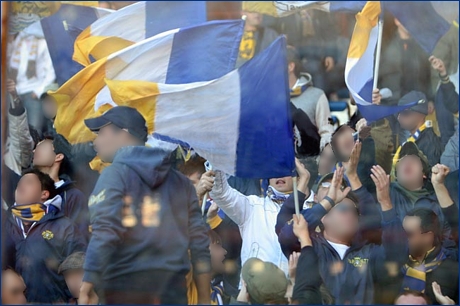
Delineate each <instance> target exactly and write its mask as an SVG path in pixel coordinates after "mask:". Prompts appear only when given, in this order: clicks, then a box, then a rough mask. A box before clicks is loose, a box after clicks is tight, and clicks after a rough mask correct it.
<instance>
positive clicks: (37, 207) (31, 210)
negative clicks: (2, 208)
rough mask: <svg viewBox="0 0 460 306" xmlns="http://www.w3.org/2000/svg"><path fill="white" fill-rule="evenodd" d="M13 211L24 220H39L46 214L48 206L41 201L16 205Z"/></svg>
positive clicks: (12, 208)
mask: <svg viewBox="0 0 460 306" xmlns="http://www.w3.org/2000/svg"><path fill="white" fill-rule="evenodd" d="M11 212H12V213H13V215H14V216H15V217H17V218H18V219H20V220H22V221H27V222H37V221H40V220H41V219H42V218H43V216H44V215H45V214H46V206H45V205H44V204H41V203H35V204H23V205H14V206H12V207H11Z"/></svg>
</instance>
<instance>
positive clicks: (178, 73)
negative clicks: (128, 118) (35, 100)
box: [51, 20, 244, 144]
mask: <svg viewBox="0 0 460 306" xmlns="http://www.w3.org/2000/svg"><path fill="white" fill-rule="evenodd" d="M243 26H244V22H243V21H242V20H236V21H212V22H208V23H205V24H203V25H199V26H195V27H189V28H183V29H176V30H171V31H168V32H165V33H161V34H159V35H156V36H154V37H151V38H149V39H146V40H144V41H141V42H139V43H136V44H134V45H132V46H130V47H128V48H125V49H123V50H121V51H119V52H116V53H114V54H111V55H110V56H108V57H105V58H103V59H100V60H98V61H96V62H95V63H93V64H91V65H89V66H88V67H86V68H85V69H83V70H81V71H80V72H79V73H77V74H76V75H75V76H74V77H72V78H71V79H70V80H69V81H67V82H66V83H65V84H64V85H63V86H61V87H60V88H59V89H58V90H57V91H56V92H54V93H51V95H52V96H54V97H55V99H56V101H57V104H58V111H57V116H56V121H55V122H54V124H55V127H56V130H57V132H58V133H59V134H62V135H63V136H64V137H65V138H67V139H68V140H69V142H70V143H72V144H74V143H78V142H85V141H91V140H93V139H94V135H93V134H92V133H91V132H90V131H89V130H88V129H87V128H86V127H85V125H84V123H83V120H84V119H86V118H90V117H94V116H97V115H98V113H97V112H96V110H98V111H99V112H102V111H103V110H104V107H101V106H103V105H104V104H106V103H111V101H112V98H111V95H110V92H109V90H108V88H106V87H105V82H104V78H109V79H112V80H143V81H150V82H160V83H166V84H181V83H190V82H199V81H209V80H213V79H216V78H219V77H221V76H222V75H225V74H226V73H228V72H229V71H232V69H233V68H234V67H235V63H236V59H237V57H238V47H239V42H240V41H241V36H242V33H243ZM215 95H216V96H218V95H219V93H215ZM105 107H107V105H106V106H105ZM152 124H153V122H152V123H151V125H150V126H149V129H150V131H151V130H152V128H153V126H152Z"/></svg>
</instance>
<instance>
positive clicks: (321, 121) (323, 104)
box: [315, 93, 334, 150]
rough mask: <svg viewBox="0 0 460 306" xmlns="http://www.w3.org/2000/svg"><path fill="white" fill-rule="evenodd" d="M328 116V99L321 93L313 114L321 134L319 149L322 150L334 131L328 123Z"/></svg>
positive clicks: (329, 115) (329, 113)
mask: <svg viewBox="0 0 460 306" xmlns="http://www.w3.org/2000/svg"><path fill="white" fill-rule="evenodd" d="M329 118H331V111H330V109H329V101H328V100H327V97H326V95H325V94H324V93H323V94H322V95H321V96H320V98H319V100H318V103H317V104H316V114H315V121H316V126H317V127H318V133H319V135H320V136H321V142H320V150H322V149H323V148H324V146H325V145H326V144H327V143H329V142H331V137H332V133H333V132H334V127H333V126H332V125H331V124H330V123H329Z"/></svg>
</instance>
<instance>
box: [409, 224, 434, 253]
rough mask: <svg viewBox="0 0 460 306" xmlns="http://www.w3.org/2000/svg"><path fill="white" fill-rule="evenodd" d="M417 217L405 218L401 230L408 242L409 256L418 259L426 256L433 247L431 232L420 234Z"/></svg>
mask: <svg viewBox="0 0 460 306" xmlns="http://www.w3.org/2000/svg"><path fill="white" fill-rule="evenodd" d="M420 223H421V220H420V218H419V217H415V216H407V217H405V218H404V220H403V228H404V231H405V232H406V235H407V239H408V241H409V254H410V255H412V256H413V257H419V256H423V255H425V254H426V252H427V251H429V250H430V249H431V248H432V247H433V245H434V235H433V233H432V232H427V233H422V229H421V226H420Z"/></svg>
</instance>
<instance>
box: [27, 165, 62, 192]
mask: <svg viewBox="0 0 460 306" xmlns="http://www.w3.org/2000/svg"><path fill="white" fill-rule="evenodd" d="M26 174H35V175H36V176H37V177H38V180H39V181H40V184H41V190H42V191H45V190H46V191H48V192H49V193H50V195H49V197H48V199H52V198H54V197H55V196H57V195H58V192H57V191H56V187H55V186H54V181H53V180H52V179H51V177H50V176H49V175H48V174H45V173H43V172H41V171H40V170H38V169H37V168H31V169H27V170H25V171H24V172H23V173H22V176H24V175H26Z"/></svg>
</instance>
